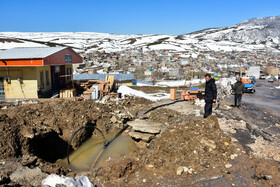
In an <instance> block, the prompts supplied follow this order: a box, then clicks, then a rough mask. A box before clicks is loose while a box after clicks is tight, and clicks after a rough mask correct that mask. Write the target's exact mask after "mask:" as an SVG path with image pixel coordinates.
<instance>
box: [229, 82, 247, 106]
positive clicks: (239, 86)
mask: <svg viewBox="0 0 280 187" xmlns="http://www.w3.org/2000/svg"><path fill="white" fill-rule="evenodd" d="M232 89H233V91H234V107H235V108H240V107H241V99H242V95H243V94H244V92H245V85H244V84H243V82H242V81H241V78H240V77H238V78H237V82H236V83H235V84H234V85H233V87H232Z"/></svg>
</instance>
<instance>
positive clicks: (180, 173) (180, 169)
mask: <svg viewBox="0 0 280 187" xmlns="http://www.w3.org/2000/svg"><path fill="white" fill-rule="evenodd" d="M183 172H184V167H183V166H179V167H178V168H177V171H176V174H177V175H182V173H183Z"/></svg>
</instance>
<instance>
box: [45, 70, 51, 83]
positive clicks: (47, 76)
mask: <svg viewBox="0 0 280 187" xmlns="http://www.w3.org/2000/svg"><path fill="white" fill-rule="evenodd" d="M49 85H50V82H49V71H48V70H46V86H49Z"/></svg>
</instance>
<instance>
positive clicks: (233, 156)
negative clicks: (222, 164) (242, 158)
mask: <svg viewBox="0 0 280 187" xmlns="http://www.w3.org/2000/svg"><path fill="white" fill-rule="evenodd" d="M236 157H238V155H237V154H232V155H230V159H231V160H234V159H235V158H236Z"/></svg>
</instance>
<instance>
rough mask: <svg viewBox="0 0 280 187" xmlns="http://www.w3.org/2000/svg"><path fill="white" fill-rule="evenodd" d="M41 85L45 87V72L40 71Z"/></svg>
mask: <svg viewBox="0 0 280 187" xmlns="http://www.w3.org/2000/svg"><path fill="white" fill-rule="evenodd" d="M40 83H41V84H40V85H41V86H42V87H44V72H43V71H40Z"/></svg>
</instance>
